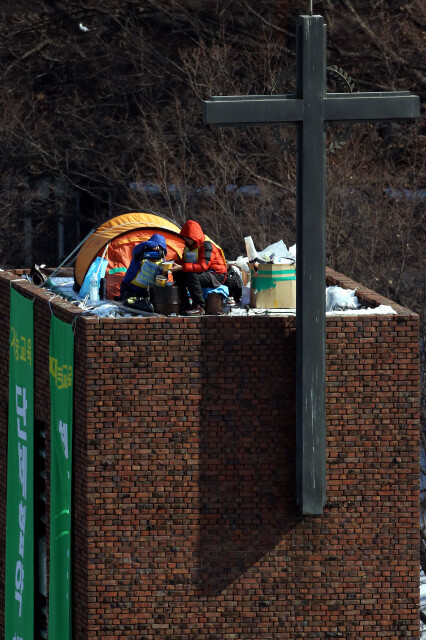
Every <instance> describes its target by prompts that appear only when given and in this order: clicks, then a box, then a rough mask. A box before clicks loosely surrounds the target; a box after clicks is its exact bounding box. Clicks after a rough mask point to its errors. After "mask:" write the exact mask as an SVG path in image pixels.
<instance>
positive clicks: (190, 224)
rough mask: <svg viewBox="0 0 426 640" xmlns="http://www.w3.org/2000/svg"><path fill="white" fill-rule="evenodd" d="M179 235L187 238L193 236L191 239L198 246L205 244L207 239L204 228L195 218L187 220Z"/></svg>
mask: <svg viewBox="0 0 426 640" xmlns="http://www.w3.org/2000/svg"><path fill="white" fill-rule="evenodd" d="M179 235H180V236H184V237H185V238H191V240H194V241H195V244H196V246H197V247H199V246H200V245H201V244H203V242H204V240H205V235H204V233H203V230H202V228H201V227H200V225H199V224H198V222H195V220H187V221H186V222H185V224H184V225H183V227H182V229H181V230H180V232H179Z"/></svg>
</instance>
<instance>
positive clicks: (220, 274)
mask: <svg viewBox="0 0 426 640" xmlns="http://www.w3.org/2000/svg"><path fill="white" fill-rule="evenodd" d="M179 235H181V236H182V238H183V239H184V240H185V249H184V252H183V256H182V258H181V259H177V260H175V263H176V264H175V266H174V267H173V268H172V271H173V278H174V280H175V282H176V284H177V285H178V287H179V293H180V299H181V305H182V312H183V313H186V315H190V316H200V315H203V314H204V313H205V310H204V309H205V301H204V297H203V288H209V289H215V288H216V287H219V286H220V285H221V284H223V283H224V282H225V280H226V275H227V266H226V261H225V258H224V255H223V252H222V250H221V249H219V248H218V247H217V246H216V245H214V244H213V243H212V242H210V241H209V240H206V239H205V235H204V232H203V230H202V228H201V226H200V225H199V224H198V222H195V220H187V221H186V222H185V224H184V225H183V227H182V229H181V230H180V232H179ZM187 289H188V291H189V294H190V296H191V298H192V306H190V305H189V299H188V293H187Z"/></svg>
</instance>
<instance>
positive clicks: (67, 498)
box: [49, 316, 74, 640]
mask: <svg viewBox="0 0 426 640" xmlns="http://www.w3.org/2000/svg"><path fill="white" fill-rule="evenodd" d="M49 372H50V402H51V469H50V574H49V640H71V638H72V633H71V454H72V420H73V373H74V334H73V330H72V326H71V325H70V324H67V323H65V322H62V320H58V318H56V317H55V316H52V320H51V325H50V351H49Z"/></svg>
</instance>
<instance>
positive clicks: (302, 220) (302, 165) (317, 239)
mask: <svg viewBox="0 0 426 640" xmlns="http://www.w3.org/2000/svg"><path fill="white" fill-rule="evenodd" d="M296 35H297V85H296V93H295V94H294V95H274V96H219V97H214V98H212V100H208V101H203V119H204V122H205V123H206V124H211V125H216V126H217V125H220V126H224V125H227V126H257V125H280V124H284V123H293V124H295V125H296V127H297V239H296V240H297V262H296V288H297V295H296V300H297V385H296V432H297V465H296V476H297V492H296V493H297V502H298V504H299V506H300V508H301V512H302V514H312V515H315V514H321V513H322V511H323V507H324V504H325V501H326V480H325V478H326V452H325V434H326V430H325V289H326V279H325V253H326V233H325V228H326V198H325V197H326V127H327V123H328V122H336V121H344V122H349V121H351V122H365V121H370V122H371V121H375V120H384V119H386V120H401V119H407V118H416V117H418V116H419V115H420V101H419V98H418V96H413V95H411V94H410V93H409V92H406V91H393V92H376V93H355V94H353V93H351V94H347V93H327V86H326V72H327V63H326V52H327V47H326V26H325V23H324V19H323V17H322V16H300V19H299V23H298V25H297V34H296Z"/></svg>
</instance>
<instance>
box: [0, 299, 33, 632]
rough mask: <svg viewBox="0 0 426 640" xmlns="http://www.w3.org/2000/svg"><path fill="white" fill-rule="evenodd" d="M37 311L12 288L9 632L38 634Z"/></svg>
mask: <svg viewBox="0 0 426 640" xmlns="http://www.w3.org/2000/svg"><path fill="white" fill-rule="evenodd" d="M33 344H34V310H33V302H32V301H31V300H28V299H27V298H25V297H24V296H22V295H21V294H20V293H18V292H17V291H16V290H15V289H13V288H12V289H11V291H10V351H9V429H8V452H7V507H6V576H5V637H6V638H10V639H13V638H21V639H23V640H32V639H33V638H34V349H33Z"/></svg>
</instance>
